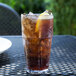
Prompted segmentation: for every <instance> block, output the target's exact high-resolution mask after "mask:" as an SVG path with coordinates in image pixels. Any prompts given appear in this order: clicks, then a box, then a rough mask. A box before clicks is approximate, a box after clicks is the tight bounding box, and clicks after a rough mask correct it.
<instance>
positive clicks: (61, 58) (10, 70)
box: [0, 35, 76, 76]
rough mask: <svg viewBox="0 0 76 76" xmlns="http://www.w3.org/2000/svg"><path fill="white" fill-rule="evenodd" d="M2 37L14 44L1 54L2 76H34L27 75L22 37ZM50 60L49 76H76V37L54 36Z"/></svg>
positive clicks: (0, 67) (0, 70) (0, 71)
mask: <svg viewBox="0 0 76 76" xmlns="http://www.w3.org/2000/svg"><path fill="white" fill-rule="evenodd" d="M0 37H4V38H7V39H9V40H10V41H11V42H12V46H11V48H9V49H8V50H7V51H5V52H4V53H2V54H0V76H32V75H31V74H27V73H26V60H25V56H24V48H23V43H22V37H21V36H0ZM50 60H51V61H50V68H49V69H50V71H49V72H50V74H47V75H48V76H76V37H75V36H70V35H60V36H59V35H56V36H53V40H52V48H51V58H50ZM47 75H45V74H42V75H39V76H47ZM33 76H36V75H33ZM37 76H38V75H37Z"/></svg>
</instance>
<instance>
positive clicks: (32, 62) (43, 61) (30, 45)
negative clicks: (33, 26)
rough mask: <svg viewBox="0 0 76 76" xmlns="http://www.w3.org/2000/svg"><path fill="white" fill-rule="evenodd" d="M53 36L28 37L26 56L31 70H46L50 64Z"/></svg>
mask: <svg viewBox="0 0 76 76" xmlns="http://www.w3.org/2000/svg"><path fill="white" fill-rule="evenodd" d="M51 41H52V39H51V38H44V39H39V38H38V39H37V38H36V39H34V38H33V39H32V38H31V39H30V38H27V39H26V45H25V47H26V50H25V53H26V58H27V64H28V68H29V69H31V70H44V69H47V68H48V66H49V58H50V48H51Z"/></svg>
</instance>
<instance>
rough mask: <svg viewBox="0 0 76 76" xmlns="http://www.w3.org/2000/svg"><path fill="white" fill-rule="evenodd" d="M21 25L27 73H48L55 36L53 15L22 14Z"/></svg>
mask: <svg viewBox="0 0 76 76" xmlns="http://www.w3.org/2000/svg"><path fill="white" fill-rule="evenodd" d="M21 25H22V37H23V44H24V52H25V56H26V63H27V72H29V73H32V74H35V73H36V74H40V73H43V72H47V71H48V68H49V60H50V52H51V43H52V36H53V15H52V13H51V14H48V13H46V12H44V13H42V14H21Z"/></svg>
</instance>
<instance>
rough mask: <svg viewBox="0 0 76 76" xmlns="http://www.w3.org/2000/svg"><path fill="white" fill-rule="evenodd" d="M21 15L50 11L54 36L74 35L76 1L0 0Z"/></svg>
mask: <svg viewBox="0 0 76 76" xmlns="http://www.w3.org/2000/svg"><path fill="white" fill-rule="evenodd" d="M0 3H4V4H7V5H9V6H10V7H12V8H13V9H14V10H15V11H16V12H17V13H18V14H19V16H20V14H21V13H24V12H25V13H28V12H30V11H31V12H33V13H42V12H43V11H45V10H46V9H48V10H52V12H53V15H54V35H76V0H0Z"/></svg>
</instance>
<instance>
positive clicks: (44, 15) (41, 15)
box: [35, 12, 49, 32]
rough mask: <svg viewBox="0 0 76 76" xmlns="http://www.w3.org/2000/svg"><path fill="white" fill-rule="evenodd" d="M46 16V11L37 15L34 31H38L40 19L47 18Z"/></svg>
mask: <svg viewBox="0 0 76 76" xmlns="http://www.w3.org/2000/svg"><path fill="white" fill-rule="evenodd" d="M48 16H49V14H48V13H46V12H44V13H42V14H40V16H39V17H38V20H37V23H36V29H35V31H36V32H38V31H39V26H40V25H41V20H42V19H48Z"/></svg>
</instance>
